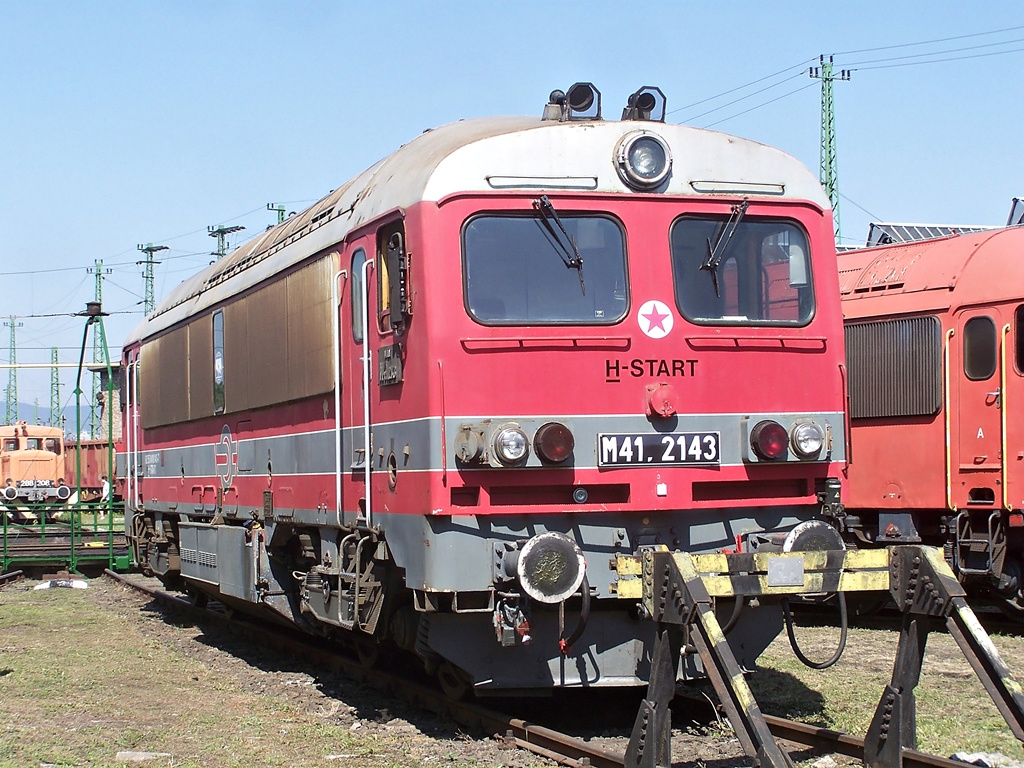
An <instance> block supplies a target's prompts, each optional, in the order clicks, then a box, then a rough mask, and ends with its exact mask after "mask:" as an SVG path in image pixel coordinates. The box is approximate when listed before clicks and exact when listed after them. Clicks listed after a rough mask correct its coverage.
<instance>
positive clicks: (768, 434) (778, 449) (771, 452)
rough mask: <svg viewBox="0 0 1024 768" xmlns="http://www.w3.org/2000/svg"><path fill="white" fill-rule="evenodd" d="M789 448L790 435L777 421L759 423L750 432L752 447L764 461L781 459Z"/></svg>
mask: <svg viewBox="0 0 1024 768" xmlns="http://www.w3.org/2000/svg"><path fill="white" fill-rule="evenodd" d="M788 446H789V434H788V433H787V432H786V430H785V428H784V427H783V426H782V425H781V424H779V423H778V422H777V421H761V422H758V424H757V426H755V427H754V428H753V429H752V430H751V432H750V447H751V448H753V449H754V453H756V454H757V455H758V456H759V457H760V458H762V459H781V458H782V457H783V456H785V455H786V449H787V447H788Z"/></svg>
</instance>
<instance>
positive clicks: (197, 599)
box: [185, 587, 209, 610]
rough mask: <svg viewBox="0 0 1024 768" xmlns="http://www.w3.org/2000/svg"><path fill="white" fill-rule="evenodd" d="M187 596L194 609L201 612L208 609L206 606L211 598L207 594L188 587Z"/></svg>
mask: <svg viewBox="0 0 1024 768" xmlns="http://www.w3.org/2000/svg"><path fill="white" fill-rule="evenodd" d="M185 594H186V595H188V601H189V603H190V604H191V605H192V607H193V608H199V609H200V610H202V609H203V608H205V607H206V604H207V603H208V602H209V598H208V597H207V595H206V593H205V592H200V591H199V590H198V589H196V588H195V587H186V588H185Z"/></svg>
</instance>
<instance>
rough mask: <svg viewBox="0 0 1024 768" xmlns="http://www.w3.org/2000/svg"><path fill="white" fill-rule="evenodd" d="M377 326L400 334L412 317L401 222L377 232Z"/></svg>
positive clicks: (408, 265)
mask: <svg viewBox="0 0 1024 768" xmlns="http://www.w3.org/2000/svg"><path fill="white" fill-rule="evenodd" d="M376 272H377V306H378V307H379V314H378V316H377V324H378V327H379V329H380V331H381V333H387V332H389V331H393V332H394V333H397V334H401V333H402V332H404V330H405V326H406V324H407V323H408V321H409V316H410V315H412V301H411V298H410V291H409V273H410V255H409V253H408V251H407V250H406V243H405V225H404V223H403V222H401V221H397V222H395V223H393V224H388V225H387V226H384V227H381V229H380V230H379V231H378V232H377V261H376Z"/></svg>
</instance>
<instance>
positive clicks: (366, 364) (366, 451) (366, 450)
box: [360, 259, 374, 528]
mask: <svg viewBox="0 0 1024 768" xmlns="http://www.w3.org/2000/svg"><path fill="white" fill-rule="evenodd" d="M373 262H374V260H373V259H367V260H366V261H364V262H363V284H362V285H361V286H360V290H361V292H362V299H363V482H364V484H365V486H366V487H365V493H366V501H365V504H364V512H365V516H366V527H367V528H372V527H373V512H372V505H371V502H370V497H371V496H372V494H371V493H370V469H371V464H370V289H369V275H370V268H371V267H373V266H374V264H373Z"/></svg>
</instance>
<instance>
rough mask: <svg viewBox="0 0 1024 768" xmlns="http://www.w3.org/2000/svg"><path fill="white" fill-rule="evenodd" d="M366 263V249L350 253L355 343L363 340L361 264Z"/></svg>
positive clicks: (363, 314)
mask: <svg viewBox="0 0 1024 768" xmlns="http://www.w3.org/2000/svg"><path fill="white" fill-rule="evenodd" d="M365 263H366V251H364V250H363V249H362V248H359V249H358V250H357V251H356V252H355V253H353V254H352V279H351V280H349V285H351V286H352V301H351V305H352V340H353V341H355V342H356V343H357V344H359V343H362V341H363V319H364V318H365V317H366V308H365V307H364V306H363V265H364V264H365Z"/></svg>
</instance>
